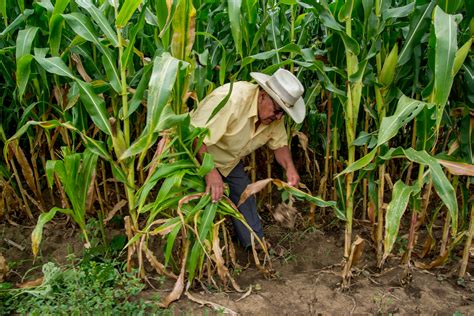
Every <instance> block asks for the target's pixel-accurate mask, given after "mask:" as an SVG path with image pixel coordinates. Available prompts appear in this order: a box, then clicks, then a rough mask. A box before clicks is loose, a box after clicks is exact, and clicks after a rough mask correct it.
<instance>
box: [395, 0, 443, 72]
mask: <svg viewBox="0 0 474 316" xmlns="http://www.w3.org/2000/svg"><path fill="white" fill-rule="evenodd" d="M435 5H436V1H430V2H429V4H427V5H423V6H419V7H417V8H416V10H415V13H414V14H413V17H412V19H411V22H410V29H409V32H408V35H407V38H406V40H405V42H404V45H403V47H402V49H401V50H400V54H399V55H398V64H399V66H402V65H404V64H406V63H407V62H408V61H409V60H410V59H411V56H412V53H413V48H414V47H415V46H417V45H419V44H420V40H421V38H422V36H423V35H424V34H425V32H426V31H427V30H428V28H429V25H430V24H429V21H430V17H431V12H432V11H433V8H434V7H435Z"/></svg>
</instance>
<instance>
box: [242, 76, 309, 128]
mask: <svg viewBox="0 0 474 316" xmlns="http://www.w3.org/2000/svg"><path fill="white" fill-rule="evenodd" d="M250 76H251V77H252V78H253V79H255V81H256V82H257V83H258V85H259V86H260V87H262V88H263V90H265V92H267V93H268V94H269V95H270V96H271V97H272V99H273V100H274V101H275V102H276V103H278V105H279V106H280V107H281V108H282V109H283V111H285V112H286V113H287V114H288V115H289V116H290V117H291V118H292V119H293V121H295V123H297V124H299V123H301V122H303V120H304V117H305V115H306V106H305V103H304V100H303V98H301V97H300V98H299V99H298V100H297V101H296V102H295V104H294V105H293V106H292V107H291V108H290V107H288V106H286V104H285V103H284V102H283V101H282V100H281V98H280V96H278V94H276V93H275V92H274V91H273V90H272V89H271V88H270V87H269V86H268V85H267V84H266V82H267V80H268V79H270V76H269V75H266V74H264V73H261V72H251V73H250Z"/></svg>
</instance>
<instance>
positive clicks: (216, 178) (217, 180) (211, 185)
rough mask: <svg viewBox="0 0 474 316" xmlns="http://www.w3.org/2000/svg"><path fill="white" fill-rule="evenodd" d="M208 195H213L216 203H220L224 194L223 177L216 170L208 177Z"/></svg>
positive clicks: (212, 197)
mask: <svg viewBox="0 0 474 316" xmlns="http://www.w3.org/2000/svg"><path fill="white" fill-rule="evenodd" d="M206 193H210V194H211V199H212V202H214V203H216V202H217V201H219V200H220V199H221V197H222V195H223V194H224V181H222V176H221V175H220V173H219V172H218V171H217V169H215V168H214V169H212V171H211V172H209V173H208V174H207V175H206Z"/></svg>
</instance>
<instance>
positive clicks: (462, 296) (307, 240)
mask: <svg viewBox="0 0 474 316" xmlns="http://www.w3.org/2000/svg"><path fill="white" fill-rule="evenodd" d="M1 231H2V236H1V239H0V242H1V244H0V251H1V252H2V253H3V254H4V256H5V257H6V258H7V260H8V261H9V262H10V263H14V264H15V266H14V267H13V269H14V270H17V271H18V275H22V274H23V272H24V271H21V269H20V266H22V265H23V266H25V267H26V266H29V267H30V268H31V252H30V251H29V248H28V247H30V242H29V234H30V232H31V229H30V228H23V229H13V228H11V227H10V228H9V227H8V226H2V227H1ZM265 233H266V236H268V237H269V238H270V240H271V241H272V243H273V244H274V245H275V244H279V245H281V246H284V247H285V248H286V249H288V254H287V255H285V256H284V257H282V258H280V259H275V260H274V261H273V268H274V269H275V271H276V273H275V277H274V278H273V279H265V278H264V277H263V275H262V274H261V273H260V272H259V271H258V270H257V269H256V268H255V267H254V266H253V265H252V264H250V266H249V267H247V268H245V269H242V270H241V271H234V274H235V275H236V280H237V282H238V284H239V285H240V286H241V288H243V289H249V288H250V286H251V287H252V290H251V292H250V294H249V295H248V296H246V297H244V298H243V299H241V298H242V297H243V296H244V295H243V294H242V293H236V292H230V293H226V292H209V291H207V292H205V291H204V290H202V289H194V290H192V291H191V293H192V295H193V296H194V297H195V298H197V299H200V300H205V301H210V302H213V303H215V304H219V305H222V306H224V307H226V308H228V309H230V310H232V311H234V312H236V313H238V314H241V315H317V314H319V313H321V314H333V315H349V314H389V313H397V314H420V313H421V314H446V315H447V314H449V315H454V314H455V313H461V314H463V315H468V314H474V277H473V275H474V262H472V260H471V262H470V265H469V267H468V277H467V278H466V280H465V281H464V284H462V283H461V284H458V283H457V279H456V271H457V265H456V262H457V261H458V258H456V257H455V256H453V257H452V258H451V261H450V262H449V263H448V264H447V265H446V266H444V267H443V268H438V269H434V270H432V271H423V270H419V269H416V268H413V269H411V270H410V274H408V275H406V274H404V269H403V268H402V267H400V266H398V262H399V259H400V258H399V257H391V258H389V260H388V262H387V263H386V267H385V268H384V270H383V271H381V272H378V271H377V269H376V268H375V267H374V264H375V259H374V258H373V256H374V250H373V249H372V248H371V246H370V243H368V245H367V246H366V249H365V252H364V255H363V257H362V259H361V262H360V263H359V264H358V266H357V267H356V269H354V276H353V279H352V283H351V286H350V288H349V289H348V290H345V291H342V290H341V287H340V281H341V277H340V276H339V273H340V271H341V267H340V262H341V258H342V249H343V245H342V241H343V240H342V238H343V236H342V234H340V233H332V232H322V231H319V230H315V229H310V230H307V231H295V232H290V231H288V230H286V229H283V228H279V227H275V226H273V227H272V226H267V227H266V232H265ZM363 237H365V238H367V236H363ZM5 239H8V240H11V241H14V242H15V243H17V244H19V245H22V246H24V247H25V250H24V251H20V250H18V249H16V248H15V247H12V246H10V245H8V244H7V243H6V242H5ZM42 249H43V256H44V257H43V261H45V260H53V261H56V262H65V261H66V259H65V258H66V256H67V255H68V254H70V253H80V251H81V245H80V243H78V241H77V239H76V237H75V236H70V233H69V231H68V230H67V229H66V230H65V229H50V230H46V234H45V238H44V241H43V248H42ZM427 260H429V259H427ZM248 262H249V259H248V256H246V254H245V253H243V252H242V253H240V257H239V263H240V264H241V265H242V266H245V265H247V264H248ZM37 264H40V263H37ZM37 271H38V272H39V270H37ZM407 276H411V277H407ZM171 286H172V284H169V283H168V282H167V283H166V284H165V285H164V286H163V289H162V290H158V291H155V290H147V291H145V292H144V293H143V297H145V298H149V299H151V298H153V297H155V296H156V294H159V296H160V297H165V296H166V294H167V291H169V290H170V289H171ZM239 299H240V300H239ZM170 308H172V309H173V310H174V312H175V314H176V315H178V314H182V313H183V312H184V313H186V314H187V313H192V314H197V315H200V314H203V315H208V314H219V313H222V312H223V311H222V310H220V312H219V311H217V312H215V311H213V310H212V308H211V307H209V306H203V307H202V306H200V305H199V304H197V303H195V302H192V301H191V300H189V299H188V298H186V297H184V296H183V298H182V299H181V300H179V301H178V302H176V303H173V304H172V305H171V306H170Z"/></svg>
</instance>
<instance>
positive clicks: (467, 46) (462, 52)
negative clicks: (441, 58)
mask: <svg viewBox="0 0 474 316" xmlns="http://www.w3.org/2000/svg"><path fill="white" fill-rule="evenodd" d="M471 46H472V38H470V39H469V40H468V41H467V42H466V43H464V45H463V46H462V47H461V48H460V49H458V51H457V52H456V56H455V57H454V66H453V76H456V74H457V73H458V71H459V69H461V66H462V65H463V64H464V61H465V60H466V57H467V55H468V54H469V51H470V50H471Z"/></svg>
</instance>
